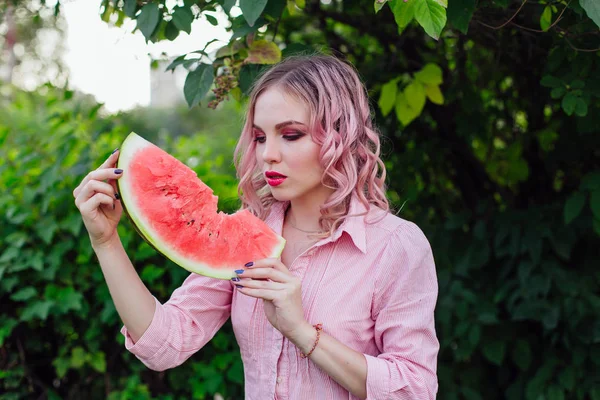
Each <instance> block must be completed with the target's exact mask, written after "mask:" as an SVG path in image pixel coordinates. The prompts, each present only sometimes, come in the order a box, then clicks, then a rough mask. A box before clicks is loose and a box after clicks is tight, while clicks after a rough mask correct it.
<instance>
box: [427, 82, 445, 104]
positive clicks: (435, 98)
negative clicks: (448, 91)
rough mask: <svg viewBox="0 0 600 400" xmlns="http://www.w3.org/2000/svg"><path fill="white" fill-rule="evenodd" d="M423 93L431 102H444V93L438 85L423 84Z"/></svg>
mask: <svg viewBox="0 0 600 400" xmlns="http://www.w3.org/2000/svg"><path fill="white" fill-rule="evenodd" d="M425 94H426V95H427V98H428V99H429V100H430V101H431V102H432V103H434V104H439V105H442V104H444V95H443V94H442V91H441V90H440V87H439V86H438V85H427V86H425Z"/></svg>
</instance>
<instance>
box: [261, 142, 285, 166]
mask: <svg viewBox="0 0 600 400" xmlns="http://www.w3.org/2000/svg"><path fill="white" fill-rule="evenodd" d="M262 157H263V161H264V162H266V163H268V164H273V163H278V162H280V161H281V151H280V150H279V144H278V143H277V140H276V139H271V140H267V141H266V143H265V144H264V150H263V154H262Z"/></svg>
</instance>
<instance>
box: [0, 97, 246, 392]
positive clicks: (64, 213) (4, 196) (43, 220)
mask: <svg viewBox="0 0 600 400" xmlns="http://www.w3.org/2000/svg"><path fill="white" fill-rule="evenodd" d="M42 92H45V93H46V94H45V95H41V94H39V93H26V92H20V91H12V92H11V93H10V95H11V97H12V98H11V99H6V100H4V101H3V102H2V107H0V110H1V111H0V148H1V150H0V160H1V161H0V186H1V187H2V188H3V191H2V193H1V194H0V237H1V239H0V243H1V246H0V248H1V250H0V278H1V281H0V301H1V303H2V304H3V307H2V313H1V314H0V345H1V346H2V353H1V354H2V355H1V356H0V363H1V364H0V366H1V371H0V393H2V394H1V395H0V398H2V399H18V398H25V397H27V398H31V397H32V396H34V395H36V396H39V394H41V393H46V394H47V396H48V397H49V398H77V399H79V398H109V399H125V398H136V399H138V398H159V399H170V398H178V397H187V398H189V397H194V398H205V396H207V395H209V394H214V393H217V392H219V393H222V394H223V395H225V396H228V397H233V398H240V397H242V393H243V392H242V390H243V389H242V379H243V372H242V364H241V359H240V357H239V349H238V348H237V344H236V342H235V340H234V338H233V333H232V330H231V327H230V326H229V325H226V327H225V328H224V329H222V330H221V331H220V332H219V333H218V334H217V336H216V337H215V338H214V340H213V341H211V342H210V344H209V345H208V346H206V348H205V349H203V350H202V351H201V352H199V353H198V354H196V355H195V356H194V357H192V359H191V360H189V362H187V363H186V364H185V366H184V367H181V368H178V369H175V370H171V371H168V372H165V373H156V372H152V371H148V370H147V369H146V367H145V366H143V365H142V364H141V363H140V362H139V360H137V359H136V358H134V357H133V356H132V355H131V354H130V353H128V352H127V351H125V349H124V347H123V338H122V336H121V334H120V333H119V329H120V327H121V322H120V319H119V317H118V314H117V312H116V310H115V308H114V305H113V303H112V300H111V298H110V295H109V292H108V288H107V286H106V283H105V282H104V279H103V276H102V272H101V270H100V268H99V266H98V264H97V260H96V258H95V256H94V254H93V252H92V249H91V247H90V244H89V238H88V236H87V234H86V232H85V228H84V227H83V224H82V221H81V216H80V214H79V212H78V210H77V208H76V207H75V205H74V201H73V196H72V191H73V189H74V188H75V187H76V186H77V184H78V183H79V182H80V181H81V179H82V178H83V176H84V175H85V174H86V173H87V172H88V171H89V170H91V169H93V168H96V166H97V165H99V164H100V163H101V162H102V160H104V159H105V157H107V156H108V154H110V152H111V151H112V149H114V148H115V147H118V145H119V144H120V142H121V141H122V140H123V139H124V137H125V136H126V135H127V134H128V133H129V131H130V128H129V127H128V126H127V125H123V124H121V123H120V121H121V120H122V119H124V118H125V117H124V116H123V115H121V116H117V117H112V118H101V117H99V116H98V110H99V106H97V105H95V104H93V103H89V104H86V102H85V101H83V100H82V99H75V98H72V96H73V93H72V92H68V91H67V92H63V91H60V90H56V89H53V88H51V87H46V88H44V89H43V90H42ZM7 100H8V101H7ZM227 112H231V110H229V111H227ZM237 116H238V117H239V114H238V115H237ZM215 129H216V130H217V131H216V132H214V133H215V135H214V137H212V138H211V137H207V136H206V134H202V133H200V134H194V135H188V136H183V135H181V136H177V135H173V136H174V137H175V139H171V137H170V136H167V139H166V141H165V143H164V144H163V145H164V146H165V148H166V149H167V150H169V151H170V152H171V153H172V154H174V155H176V156H178V157H179V158H180V159H181V160H184V161H187V162H188V163H189V164H191V166H192V167H193V168H194V169H195V170H196V171H197V172H198V174H199V176H200V177H201V178H202V179H203V180H205V182H207V183H208V184H209V185H210V186H211V187H212V188H213V189H214V190H215V192H216V193H217V194H218V195H222V196H223V198H224V199H225V200H228V199H229V201H225V202H223V204H221V207H222V209H225V210H227V211H232V210H233V209H235V208H237V207H238V205H237V203H235V202H232V201H231V199H232V198H235V197H236V182H235V179H234V177H233V176H232V175H231V174H229V175H226V174H224V173H223V172H219V171H220V170H221V171H222V170H227V169H228V168H229V166H228V165H225V166H224V165H223V164H226V163H225V162H224V161H223V160H227V159H228V157H229V158H230V155H229V154H219V153H215V152H214V149H215V147H216V146H214V143H215V142H216V141H219V142H225V143H229V146H230V145H231V143H232V140H234V139H235V136H236V135H237V132H236V131H235V130H233V129H232V130H231V131H229V132H225V131H223V129H222V128H215ZM139 133H140V134H142V135H144V132H139ZM232 135H233V136H232ZM227 137H229V139H227V140H224V139H226V138H227ZM217 138H218V139H217ZM219 149H220V150H219V151H225V150H227V152H229V151H230V148H226V146H221V147H220V148H219ZM211 151H212V153H211ZM215 160H216V161H215ZM219 160H221V161H219ZM119 233H120V235H121V237H122V240H123V243H124V245H125V247H126V249H127V252H128V254H129V255H130V257H131V258H132V261H133V262H134V265H136V267H137V269H138V271H139V273H140V276H141V278H142V280H143V281H144V282H145V283H146V284H147V285H148V286H149V288H150V289H151V291H152V293H153V294H155V295H156V296H157V298H159V300H161V301H166V300H167V299H168V297H169V295H170V293H171V292H172V291H173V290H174V289H175V288H176V287H177V286H179V285H180V284H181V282H182V281H183V279H184V278H185V277H186V276H187V274H188V273H187V271H185V270H183V269H181V268H179V267H177V266H175V265H174V264H172V263H170V262H168V261H167V260H166V259H164V258H163V257H162V256H159V255H157V254H156V253H155V251H154V250H153V249H152V248H151V247H149V246H148V245H147V244H146V243H145V242H143V241H142V240H141V239H140V238H139V236H138V235H137V234H136V233H135V231H134V230H133V229H132V227H131V226H130V224H129V221H128V220H127V219H126V218H123V222H122V224H121V225H120V226H119Z"/></svg>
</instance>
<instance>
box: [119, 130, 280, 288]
mask: <svg viewBox="0 0 600 400" xmlns="http://www.w3.org/2000/svg"><path fill="white" fill-rule="evenodd" d="M146 146H152V143H150V142H149V141H147V140H146V139H144V138H142V137H141V136H139V135H138V134H136V133H135V132H131V133H130V134H129V135H128V136H127V137H126V138H125V140H124V141H123V144H122V145H121V148H120V154H119V160H118V162H117V168H120V169H122V170H123V171H124V172H123V176H122V177H121V178H120V179H117V188H118V191H119V197H120V198H121V205H122V206H123V211H124V212H125V215H127V217H128V218H129V220H130V221H131V222H132V225H133V227H134V229H135V230H136V231H137V233H138V234H139V235H140V236H141V237H142V239H144V240H145V241H146V242H147V243H148V244H149V245H150V246H152V247H153V248H154V249H155V250H156V251H157V252H158V253H160V254H162V255H163V256H165V257H166V258H168V259H169V260H171V261H173V262H174V263H175V264H177V265H179V266H180V267H182V268H184V269H186V270H188V271H190V272H193V273H196V274H199V275H204V276H208V277H212V278H217V279H227V280H229V279H231V278H233V277H236V276H237V275H236V274H235V272H234V270H236V269H240V266H239V265H232V266H231V270H229V269H227V268H223V267H219V268H213V267H211V266H210V265H209V264H205V263H201V262H198V261H191V260H189V259H187V258H186V257H183V256H181V255H179V254H177V250H175V249H169V248H168V247H167V245H165V244H161V243H160V242H159V241H158V239H155V238H156V236H157V235H156V234H153V233H152V230H151V229H150V228H148V227H147V226H145V223H144V221H143V219H142V218H141V216H140V215H139V213H137V212H136V210H135V207H134V206H133V205H134V204H135V203H134V199H133V195H132V193H131V191H130V190H129V187H128V185H127V169H128V166H129V162H130V161H131V159H132V158H133V155H134V154H135V152H136V151H138V150H140V149H142V148H144V147H146ZM277 236H279V235H277ZM285 243H286V241H285V239H284V238H283V237H281V236H279V243H277V245H276V246H275V247H274V248H273V251H272V253H271V254H270V255H268V256H267V258H279V257H280V256H281V253H282V252H283V248H284V247H285Z"/></svg>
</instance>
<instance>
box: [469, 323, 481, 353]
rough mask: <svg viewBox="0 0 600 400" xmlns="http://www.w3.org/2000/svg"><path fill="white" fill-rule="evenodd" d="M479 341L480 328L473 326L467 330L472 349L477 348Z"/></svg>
mask: <svg viewBox="0 0 600 400" xmlns="http://www.w3.org/2000/svg"><path fill="white" fill-rule="evenodd" d="M480 339H481V326H479V325H473V326H471V329H470V330H469V343H470V344H471V346H473V348H475V347H477V345H478V344H479V340H480Z"/></svg>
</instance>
